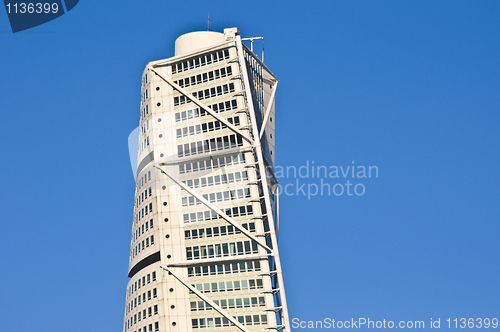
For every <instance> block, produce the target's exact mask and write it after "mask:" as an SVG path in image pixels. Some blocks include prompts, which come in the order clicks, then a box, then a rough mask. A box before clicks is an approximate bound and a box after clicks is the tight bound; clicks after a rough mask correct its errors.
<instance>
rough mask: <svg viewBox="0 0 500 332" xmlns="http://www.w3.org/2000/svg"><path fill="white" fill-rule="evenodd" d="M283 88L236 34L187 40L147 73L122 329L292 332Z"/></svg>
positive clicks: (190, 35) (188, 37)
mask: <svg viewBox="0 0 500 332" xmlns="http://www.w3.org/2000/svg"><path fill="white" fill-rule="evenodd" d="M277 84H278V80H277V78H276V77H275V76H274V75H273V73H272V72H271V71H270V70H269V69H268V68H267V67H266V66H265V65H264V63H263V62H262V61H261V60H260V59H259V58H258V57H257V56H256V55H255V54H254V53H253V52H252V51H251V50H250V49H248V48H247V47H246V46H245V45H243V44H242V42H241V37H240V35H239V30H238V29H236V28H232V29H225V30H224V33H217V32H211V31H203V32H193V33H188V34H185V35H182V36H180V37H179V38H177V40H176V42H175V56H174V57H172V58H169V59H165V60H159V61H154V62H151V63H149V64H148V65H147V66H146V69H145V70H144V74H143V77H142V89H141V112H140V113H141V115H140V135H139V152H138V158H137V165H138V166H137V185H136V192H135V209H134V220H133V226H132V241H131V248H130V260H129V274H128V276H129V277H130V281H129V283H128V285H127V297H126V305H125V319H124V331H131V332H153V331H179V332H186V331H200V332H203V331H261V330H290V326H289V319H288V311H287V306H286V299H285V291H284V288H283V277H282V271H281V264H280V259H279V254H278V246H277V230H278V220H277V219H278V215H277V209H278V202H277V197H276V195H275V189H276V187H277V180H276V178H275V176H274V173H273V170H274V154H275V153H274V140H275V135H274V123H275V117H274V96H275V92H276V86H277Z"/></svg>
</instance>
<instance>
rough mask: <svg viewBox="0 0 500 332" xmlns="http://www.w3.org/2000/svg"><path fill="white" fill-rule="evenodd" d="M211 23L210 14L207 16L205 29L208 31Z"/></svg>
mask: <svg viewBox="0 0 500 332" xmlns="http://www.w3.org/2000/svg"><path fill="white" fill-rule="evenodd" d="M211 25H212V20H211V19H210V15H208V16H207V31H210V26H211Z"/></svg>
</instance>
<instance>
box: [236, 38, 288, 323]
mask: <svg viewBox="0 0 500 332" xmlns="http://www.w3.org/2000/svg"><path fill="white" fill-rule="evenodd" d="M244 51H245V50H244V49H243V45H242V43H241V37H240V36H239V35H237V36H236V52H237V54H238V59H239V63H240V68H241V72H242V74H243V81H244V83H245V94H246V99H247V105H248V110H249V113H250V119H251V121H252V128H253V132H254V133H255V134H254V135H255V137H254V149H255V152H256V154H257V158H258V159H259V160H258V161H257V162H258V165H259V169H260V172H261V181H262V187H263V188H262V191H263V192H264V200H265V203H266V209H267V211H268V213H267V218H268V222H270V223H271V225H269V233H270V236H271V243H272V246H273V253H274V255H273V256H274V263H275V264H276V276H277V278H278V282H279V293H280V294H279V295H280V298H281V304H282V306H283V310H281V312H282V316H281V323H282V324H283V325H285V327H284V329H286V331H289V329H290V321H289V317H288V307H287V304H286V296H285V287H284V283H283V274H282V271H281V262H280V258H279V252H278V241H277V239H276V232H275V225H274V216H273V215H272V213H271V211H272V210H273V209H272V207H271V199H270V197H269V186H268V180H267V171H266V168H265V165H264V161H263V160H264V157H263V155H262V149H261V143H260V137H259V130H258V128H257V120H256V118H255V110H254V107H253V100H252V99H251V98H252V93H251V91H250V82H249V77H248V72H247V67H246V62H245V56H244Z"/></svg>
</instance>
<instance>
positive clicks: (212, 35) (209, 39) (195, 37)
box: [175, 31, 226, 56]
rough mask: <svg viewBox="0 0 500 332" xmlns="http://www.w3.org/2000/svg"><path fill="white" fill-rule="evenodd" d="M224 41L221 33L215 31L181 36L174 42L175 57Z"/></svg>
mask: <svg viewBox="0 0 500 332" xmlns="http://www.w3.org/2000/svg"><path fill="white" fill-rule="evenodd" d="M225 40H226V38H225V36H224V34H223V33H220V32H215V31H196V32H190V33H186V34H183V35H182V36H180V37H178V38H177V39H176V40H175V56H179V55H184V54H189V53H192V52H194V51H196V50H201V49H204V48H208V47H210V46H213V45H217V44H221V43H223V42H224V41H225Z"/></svg>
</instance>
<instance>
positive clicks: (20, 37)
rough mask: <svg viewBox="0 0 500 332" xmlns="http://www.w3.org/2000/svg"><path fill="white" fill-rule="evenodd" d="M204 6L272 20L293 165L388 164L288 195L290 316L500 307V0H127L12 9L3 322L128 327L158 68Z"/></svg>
mask: <svg viewBox="0 0 500 332" xmlns="http://www.w3.org/2000/svg"><path fill="white" fill-rule="evenodd" d="M207 15H210V18H211V19H212V21H213V24H212V30H215V31H222V30H223V29H224V28H226V27H235V26H236V27H239V28H240V30H241V33H242V35H243V37H254V36H263V37H265V41H264V44H262V42H260V41H256V43H255V50H256V52H260V50H261V49H262V46H263V45H264V46H265V63H266V64H267V65H268V66H269V68H271V70H273V72H274V73H275V74H276V76H277V77H278V78H279V79H280V83H279V85H278V91H277V95H276V98H277V101H276V107H277V115H276V128H277V132H276V141H277V147H276V160H277V165H280V166H283V167H287V166H290V167H291V166H294V167H296V168H299V167H300V166H303V165H306V163H307V162H309V163H310V164H312V162H313V161H314V164H315V165H324V166H327V167H330V166H338V167H340V166H342V167H344V169H345V168H346V167H347V166H352V165H353V162H354V165H356V166H377V167H378V177H373V176H372V178H369V179H368V178H366V179H365V178H361V179H360V178H354V179H352V178H346V179H344V178H343V177H341V178H327V179H323V180H324V181H326V182H327V183H329V184H330V185H332V186H333V185H335V184H337V183H340V184H341V185H345V183H346V181H347V180H349V181H350V183H353V184H358V183H361V184H362V185H363V186H364V188H365V193H364V195H361V196H358V195H352V196H348V195H347V194H343V195H340V196H336V195H329V196H328V195H323V196H321V195H317V196H314V197H310V199H308V198H307V196H304V195H302V194H300V192H299V194H298V195H297V194H294V195H290V196H287V195H282V197H281V222H280V236H279V243H280V254H281V257H282V264H283V270H284V277H285V286H286V294H287V298H288V305H289V313H290V317H291V318H294V317H296V318H299V319H300V320H322V319H324V318H334V319H336V320H339V319H341V320H350V319H351V318H354V319H357V318H359V317H365V318H370V319H371V320H382V319H386V320H393V321H396V322H398V321H400V320H405V321H407V320H424V321H425V322H426V327H427V329H428V322H429V321H430V318H433V319H437V318H441V325H442V326H441V328H444V325H445V320H446V319H447V318H451V319H454V318H461V317H465V318H479V317H481V318H485V317H489V318H493V317H497V318H499V317H498V316H499V315H500V314H499V312H500V311H499V309H500V289H499V287H498V280H499V277H500V264H499V263H500V262H499V252H500V242H499V240H498V238H499V235H500V226H499V221H500V204H499V203H498V201H499V199H500V193H499V189H498V186H499V184H500V176H499V172H498V165H499V162H500V158H499V151H500V150H499V147H500V146H499V145H500V144H499V143H500V134H499V130H498V128H499V125H500V112H499V109H500V93H499V91H500V62H499V59H500V22H499V20H498V18H499V17H500V3H499V2H497V1H384V2H382V1H379V2H375V1H307V2H299V1H272V2H267V1H183V2H167V1H133V2H132V1H129V2H123V1H115V0H113V1H105V2H102V1H80V3H79V4H78V5H77V6H76V7H75V8H74V9H73V10H72V11H71V12H69V13H68V14H66V15H63V16H61V17H60V18H58V19H56V20H54V21H51V22H49V23H47V24H44V25H41V26H39V27H36V28H33V29H31V30H27V31H25V32H20V33H16V34H12V33H11V30H10V26H9V23H8V19H7V14H6V13H5V11H3V9H2V10H0V45H1V51H0V61H1V63H2V65H1V66H0V78H1V80H0V88H1V89H0V91H1V92H0V94H1V95H0V96H1V98H0V110H1V112H0V126H1V130H0V133H1V135H2V140H1V142H2V143H1V149H2V153H3V155H4V157H3V159H2V163H1V166H0V171H1V172H2V174H3V181H2V189H3V190H1V191H0V202H2V203H1V204H2V207H3V208H2V212H3V213H2V221H3V222H2V232H3V237H2V245H1V246H0V264H1V266H2V274H1V277H0V280H1V284H2V289H3V291H2V294H3V301H2V304H1V305H0V309H1V310H0V315H1V317H2V330H5V331H11V330H16V331H39V332H41V331H51V332H54V331H68V329H69V330H71V331H72V332H78V331H89V330H92V331H120V330H121V328H122V321H123V311H124V301H125V287H126V283H127V268H128V253H129V238H130V227H131V221H132V213H133V201H134V197H133V195H134V180H133V176H132V172H131V167H130V162H129V156H128V148H127V139H128V135H129V133H130V132H131V131H132V130H133V129H134V128H135V127H136V126H137V125H138V122H139V105H140V81H141V74H142V71H143V69H144V67H145V65H146V64H147V62H149V61H152V60H157V59H162V58H168V57H170V56H172V55H173V52H174V41H175V38H176V37H177V36H179V35H180V34H183V33H186V32H191V31H195V30H205V29H206V23H207V19H206V17H207ZM280 180H281V183H282V185H286V184H296V181H297V179H295V178H282V179H280ZM299 181H301V184H304V183H305V184H306V185H307V184H310V185H311V186H312V185H313V184H319V183H320V181H321V179H316V178H315V179H312V178H308V179H302V178H300V179H299ZM296 330H297V331H299V330H300V329H296Z"/></svg>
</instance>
